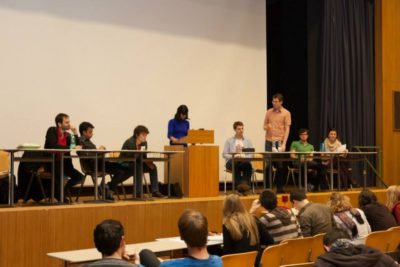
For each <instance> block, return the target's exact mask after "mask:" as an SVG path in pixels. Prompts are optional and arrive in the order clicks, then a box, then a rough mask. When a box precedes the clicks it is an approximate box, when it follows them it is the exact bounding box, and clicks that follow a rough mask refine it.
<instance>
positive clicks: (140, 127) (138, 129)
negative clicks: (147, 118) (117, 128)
mask: <svg viewBox="0 0 400 267" xmlns="http://www.w3.org/2000/svg"><path fill="white" fill-rule="evenodd" d="M143 133H144V134H149V133H150V132H149V129H147V127H146V126H144V125H138V126H136V127H135V129H134V130H133V137H134V138H137V137H138V136H139V135H140V134H143Z"/></svg>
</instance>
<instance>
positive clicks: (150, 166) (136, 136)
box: [120, 125, 164, 198]
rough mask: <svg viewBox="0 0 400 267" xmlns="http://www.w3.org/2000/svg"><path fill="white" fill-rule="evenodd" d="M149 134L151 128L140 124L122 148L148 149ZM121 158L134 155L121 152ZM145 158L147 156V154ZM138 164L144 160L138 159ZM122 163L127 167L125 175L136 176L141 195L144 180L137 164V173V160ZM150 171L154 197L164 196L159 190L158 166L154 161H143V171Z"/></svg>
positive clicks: (137, 187) (138, 193)
mask: <svg viewBox="0 0 400 267" xmlns="http://www.w3.org/2000/svg"><path fill="white" fill-rule="evenodd" d="M148 134H149V130H148V129H147V128H146V127H145V126H143V125H138V126H136V127H135V129H134V130H133V136H132V137H130V138H128V139H127V140H126V141H125V142H124V144H123V145H122V150H147V141H146V139H147V135H148ZM120 157H121V158H129V157H132V154H130V153H121V154H120ZM143 158H146V154H145V155H144V157H143ZM138 164H142V162H139V161H138ZM122 165H123V166H124V167H125V170H124V171H125V177H126V178H127V177H130V176H135V178H136V179H135V180H136V185H135V187H136V195H137V196H140V195H141V193H142V189H143V181H142V177H139V175H140V174H139V168H138V166H136V173H135V162H132V161H129V162H128V161H127V162H123V163H122ZM145 172H148V173H149V174H150V184H151V193H152V196H153V197H158V198H163V197H164V195H163V194H161V193H160V192H159V190H158V174H157V166H156V165H155V164H154V163H153V162H148V161H146V162H143V173H145Z"/></svg>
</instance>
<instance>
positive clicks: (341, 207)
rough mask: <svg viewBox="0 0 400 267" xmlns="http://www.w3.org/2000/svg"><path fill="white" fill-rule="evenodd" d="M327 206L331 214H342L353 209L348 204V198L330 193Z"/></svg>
mask: <svg viewBox="0 0 400 267" xmlns="http://www.w3.org/2000/svg"><path fill="white" fill-rule="evenodd" d="M328 206H329V207H330V208H331V210H332V212H333V213H338V212H344V211H348V210H350V209H352V208H353V207H352V205H351V203H350V198H349V197H348V196H346V195H343V194H340V193H332V195H331V197H330V199H329V202H328Z"/></svg>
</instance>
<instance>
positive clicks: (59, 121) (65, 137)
mask: <svg viewBox="0 0 400 267" xmlns="http://www.w3.org/2000/svg"><path fill="white" fill-rule="evenodd" d="M55 123H56V127H50V128H49V129H48V130H47V133H46V141H45V144H44V148H46V149H70V148H80V147H79V146H77V147H71V140H72V139H74V140H75V142H76V143H78V142H79V140H78V135H77V134H78V132H77V130H76V128H75V127H74V126H72V125H71V123H70V119H69V116H68V115H67V114H64V113H60V114H58V115H57V116H56V118H55ZM68 131H71V132H72V135H71V134H70V133H69V132H68ZM64 156H66V157H64V160H63V163H64V175H63V177H60V168H61V156H60V154H56V158H55V161H56V162H55V166H54V173H55V175H56V177H55V181H54V185H55V187H54V188H55V197H56V198H60V195H59V193H60V192H59V190H58V189H59V188H60V181H64V176H67V177H69V180H68V182H67V183H66V184H65V186H64V191H65V192H66V193H69V192H70V189H71V187H73V186H74V185H76V184H79V183H81V182H82V180H83V174H82V173H80V172H79V171H78V170H76V169H75V168H74V166H73V164H72V159H71V158H69V157H68V156H70V153H69V152H67V153H64ZM67 157H68V158H67ZM46 170H47V171H49V172H51V164H48V165H46ZM59 200H60V199H59ZM64 201H66V202H67V201H68V200H67V199H64Z"/></svg>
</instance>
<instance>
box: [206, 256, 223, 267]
mask: <svg viewBox="0 0 400 267" xmlns="http://www.w3.org/2000/svg"><path fill="white" fill-rule="evenodd" d="M209 262H210V265H208V266H222V259H221V257H219V256H216V255H211V256H210V259H209Z"/></svg>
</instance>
